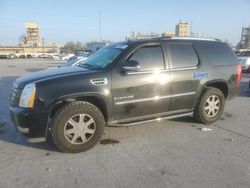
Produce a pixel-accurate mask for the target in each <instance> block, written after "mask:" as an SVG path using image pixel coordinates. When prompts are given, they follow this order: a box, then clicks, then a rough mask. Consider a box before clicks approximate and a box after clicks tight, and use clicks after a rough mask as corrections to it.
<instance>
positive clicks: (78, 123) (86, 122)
mask: <svg viewBox="0 0 250 188" xmlns="http://www.w3.org/2000/svg"><path fill="white" fill-rule="evenodd" d="M104 125H105V120H104V117H103V115H102V113H101V111H100V110H99V109H98V108H97V107H96V106H94V105H93V104H91V103H88V102H83V101H77V102H73V103H70V104H67V105H65V106H63V107H62V108H61V109H59V111H58V112H57V113H56V115H55V117H54V121H53V124H52V127H51V135H52V139H53V141H54V143H55V144H56V146H57V147H58V148H59V149H60V150H61V151H63V152H67V153H78V152H83V151H86V150H88V149H90V148H92V147H94V146H95V145H96V144H97V143H98V142H99V140H100V139H101V137H102V134H103V130H104Z"/></svg>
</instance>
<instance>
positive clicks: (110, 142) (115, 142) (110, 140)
mask: <svg viewBox="0 0 250 188" xmlns="http://www.w3.org/2000/svg"><path fill="white" fill-rule="evenodd" d="M119 142H120V141H119V140H115V139H110V138H108V139H104V140H101V142H100V144H102V145H107V144H118V143H119Z"/></svg>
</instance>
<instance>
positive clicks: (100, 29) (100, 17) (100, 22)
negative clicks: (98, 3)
mask: <svg viewBox="0 0 250 188" xmlns="http://www.w3.org/2000/svg"><path fill="white" fill-rule="evenodd" d="M98 15H99V37H100V41H102V12H101V11H99V14H98Z"/></svg>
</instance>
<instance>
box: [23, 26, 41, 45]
mask: <svg viewBox="0 0 250 188" xmlns="http://www.w3.org/2000/svg"><path fill="white" fill-rule="evenodd" d="M24 26H25V29H26V35H25V36H22V37H21V39H20V46H24V47H36V46H41V37H40V26H39V24H38V23H25V24H24Z"/></svg>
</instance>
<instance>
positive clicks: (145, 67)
mask: <svg viewBox="0 0 250 188" xmlns="http://www.w3.org/2000/svg"><path fill="white" fill-rule="evenodd" d="M129 60H135V61H138V62H139V63H140V66H141V68H140V71H149V70H155V69H164V61H163V54H162V50H161V48H160V47H158V46H154V47H152V46H151V47H142V48H140V49H138V50H137V51H136V52H135V53H134V54H132V56H131V57H130V58H129Z"/></svg>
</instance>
